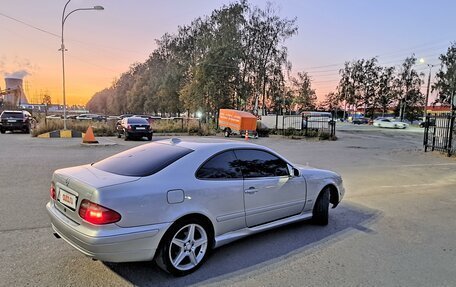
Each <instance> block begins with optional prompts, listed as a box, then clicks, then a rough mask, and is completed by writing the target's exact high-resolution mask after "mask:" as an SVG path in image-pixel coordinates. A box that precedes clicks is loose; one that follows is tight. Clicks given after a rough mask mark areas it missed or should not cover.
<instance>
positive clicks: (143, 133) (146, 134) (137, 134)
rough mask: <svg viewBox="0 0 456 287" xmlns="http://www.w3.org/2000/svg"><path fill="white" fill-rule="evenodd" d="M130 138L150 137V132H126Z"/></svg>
mask: <svg viewBox="0 0 456 287" xmlns="http://www.w3.org/2000/svg"><path fill="white" fill-rule="evenodd" d="M127 132H128V135H129V136H132V137H147V136H151V135H152V131H127Z"/></svg>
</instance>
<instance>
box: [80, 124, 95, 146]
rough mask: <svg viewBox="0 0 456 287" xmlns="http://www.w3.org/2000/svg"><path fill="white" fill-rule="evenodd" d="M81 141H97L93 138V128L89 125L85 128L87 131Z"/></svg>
mask: <svg viewBox="0 0 456 287" xmlns="http://www.w3.org/2000/svg"><path fill="white" fill-rule="evenodd" d="M82 142H83V143H89V144H92V143H98V141H97V140H96V139H95V136H94V135H93V130H92V127H91V126H89V127H88V128H87V131H86V133H85V135H84V137H83V138H82Z"/></svg>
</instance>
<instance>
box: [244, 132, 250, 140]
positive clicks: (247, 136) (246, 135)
mask: <svg viewBox="0 0 456 287" xmlns="http://www.w3.org/2000/svg"><path fill="white" fill-rule="evenodd" d="M245 140H246V141H248V140H249V131H245Z"/></svg>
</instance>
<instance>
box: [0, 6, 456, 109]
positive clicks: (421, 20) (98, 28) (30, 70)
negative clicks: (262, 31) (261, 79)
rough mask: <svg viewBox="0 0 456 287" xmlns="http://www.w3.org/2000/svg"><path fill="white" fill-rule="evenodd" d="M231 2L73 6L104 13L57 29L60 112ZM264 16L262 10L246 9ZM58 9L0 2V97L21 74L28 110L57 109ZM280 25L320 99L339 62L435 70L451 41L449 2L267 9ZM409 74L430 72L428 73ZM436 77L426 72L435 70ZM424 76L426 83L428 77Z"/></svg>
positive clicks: (85, 14)
mask: <svg viewBox="0 0 456 287" xmlns="http://www.w3.org/2000/svg"><path fill="white" fill-rule="evenodd" d="M230 2H232V1H221V0H212V1H211V0H173V1H158V0H157V1H154V0H128V1H127V0H72V1H71V2H70V4H69V7H68V9H67V11H71V10H73V9H77V8H85V7H93V6H94V5H101V6H103V7H104V8H105V10H104V11H78V12H76V13H74V14H72V15H71V16H70V17H69V18H68V20H67V22H66V24H65V33H64V35H65V45H66V48H67V49H68V51H67V53H66V54H65V55H66V61H65V64H66V81H67V85H66V87H67V88H66V91H67V103H68V104H85V103H86V102H87V101H88V100H89V99H90V98H91V97H92V95H93V94H94V93H95V92H97V91H100V90H102V89H103V88H106V87H108V86H110V85H111V83H112V82H113V81H114V80H115V79H116V78H117V77H119V75H120V74H121V73H122V72H125V71H126V70H128V68H129V66H130V65H131V64H132V63H135V62H144V61H145V60H146V59H147V58H148V56H149V54H150V53H151V52H152V51H153V50H154V49H155V48H156V45H155V41H154V40H155V39H157V38H159V37H160V36H161V35H163V34H164V33H166V32H168V33H174V32H176V30H177V26H179V25H186V24H189V23H190V22H191V21H192V20H193V19H195V18H196V17H198V16H203V15H208V14H210V13H211V11H212V10H214V9H216V8H219V7H221V6H222V5H223V4H227V3H230ZM249 2H250V3H251V4H253V5H257V6H259V7H265V5H266V1H259V0H255V1H249ZM65 3H66V0H40V1H37V0H33V1H32V0H0V4H1V5H0V78H1V79H0V88H1V89H4V88H5V82H4V80H3V77H4V76H5V75H7V74H11V73H14V72H21V71H23V72H26V74H27V75H26V76H25V78H24V83H25V85H24V88H25V91H26V93H27V97H28V99H29V102H32V103H33V102H35V103H36V102H39V101H40V94H43V93H45V92H47V93H49V94H50V95H51V97H52V102H53V103H62V102H63V99H62V63H61V54H60V52H59V51H58V49H59V48H60V36H59V35H60V33H61V15H62V10H63V6H64V4H65ZM273 3H274V4H275V6H276V7H277V9H278V10H279V14H280V15H281V16H282V17H286V18H293V17H297V24H298V26H299V32H298V34H297V35H296V36H294V37H293V38H292V39H290V40H288V41H287V42H286V43H285V45H286V46H287V47H288V49H289V59H290V61H291V62H292V64H293V73H297V72H298V71H306V72H309V74H310V75H311V76H312V79H313V87H314V88H316V90H317V94H318V96H319V97H320V98H322V97H323V95H324V94H326V93H328V92H330V91H334V90H335V87H336V85H337V82H338V79H339V77H338V70H339V69H340V68H341V67H342V65H343V63H344V62H345V61H350V60H354V59H359V58H363V57H365V58H366V57H374V56H378V59H379V63H380V64H383V65H390V66H393V65H398V64H400V63H401V62H402V61H403V59H404V58H405V57H407V56H410V55H411V54H412V53H415V55H416V56H417V57H418V58H424V59H425V60H426V63H431V64H436V63H439V61H438V59H437V58H438V56H439V54H441V53H445V52H446V49H447V48H448V46H449V45H450V42H454V41H456V17H455V16H454V13H455V11H456V1H454V0H453V1H452V0H448V1H439V0H436V1H428V0H427V1H421V0H418V1H417V0H415V1H413V0H403V1H399V0H370V1H362V0H327V1H321V0H313V1H306V0H290V1H287V0H283V1H273ZM416 68H417V70H419V71H423V72H426V73H427V72H428V69H427V66H426V65H423V64H419V65H417V67H416ZM436 70H437V68H434V70H433V71H436ZM426 75H427V74H426Z"/></svg>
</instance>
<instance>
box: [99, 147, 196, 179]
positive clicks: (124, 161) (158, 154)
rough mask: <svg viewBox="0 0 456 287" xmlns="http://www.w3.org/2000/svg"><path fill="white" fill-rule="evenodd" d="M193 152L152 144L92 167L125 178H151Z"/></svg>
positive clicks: (114, 156)
mask: <svg viewBox="0 0 456 287" xmlns="http://www.w3.org/2000/svg"><path fill="white" fill-rule="evenodd" d="M192 151H193V150H192V149H188V148H184V147H179V146H175V145H168V144H163V143H150V144H146V145H142V146H138V147H135V148H132V149H129V150H127V151H124V152H121V153H118V154H116V155H113V156H111V157H108V158H106V159H103V160H101V161H99V162H96V163H94V164H93V165H92V166H93V167H95V168H97V169H100V170H103V171H106V172H110V173H114V174H119V175H125V176H149V175H152V174H154V173H157V172H159V171H160V170H162V169H164V168H165V167H167V166H168V165H170V164H172V163H173V162H175V161H177V160H179V159H180V158H182V157H184V156H186V155H187V154H189V153H191V152H192Z"/></svg>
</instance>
